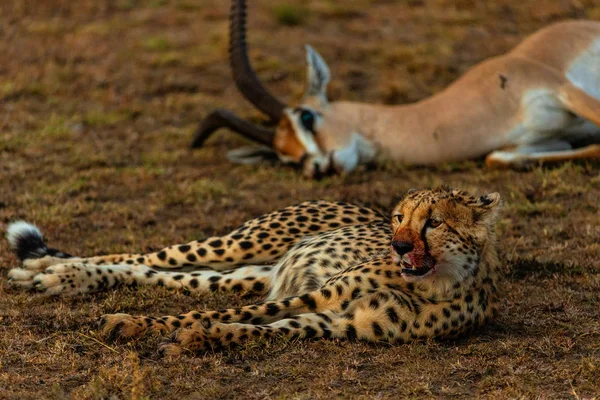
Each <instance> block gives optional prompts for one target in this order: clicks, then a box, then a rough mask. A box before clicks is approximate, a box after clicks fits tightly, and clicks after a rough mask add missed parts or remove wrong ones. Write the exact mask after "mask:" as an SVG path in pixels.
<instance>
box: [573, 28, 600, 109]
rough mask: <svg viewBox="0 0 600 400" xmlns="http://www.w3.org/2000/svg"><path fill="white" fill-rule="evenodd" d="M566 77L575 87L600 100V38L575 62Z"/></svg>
mask: <svg viewBox="0 0 600 400" xmlns="http://www.w3.org/2000/svg"><path fill="white" fill-rule="evenodd" d="M565 75H566V76H567V79H568V80H569V81H570V82H571V83H572V84H573V85H575V86H577V87H578V88H580V89H582V90H583V91H585V92H586V93H587V94H589V95H591V96H593V97H595V98H597V99H599V100H600V38H598V39H596V40H595V41H594V42H592V44H591V46H590V47H589V48H588V49H587V50H586V51H584V52H583V53H582V54H581V55H580V56H579V57H577V58H576V59H575V60H573V62H572V63H571V65H570V66H569V68H568V69H567V72H566V74H565Z"/></svg>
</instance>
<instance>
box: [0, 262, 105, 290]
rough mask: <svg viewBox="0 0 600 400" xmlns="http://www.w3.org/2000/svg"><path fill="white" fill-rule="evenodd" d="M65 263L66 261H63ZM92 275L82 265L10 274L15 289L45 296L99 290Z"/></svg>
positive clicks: (15, 269)
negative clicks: (91, 279) (93, 282)
mask: <svg viewBox="0 0 600 400" xmlns="http://www.w3.org/2000/svg"><path fill="white" fill-rule="evenodd" d="M63 262H64V260H63ZM91 276H92V273H91V272H90V271H88V270H87V267H86V266H85V265H84V264H81V263H69V264H64V263H63V264H58V265H53V266H51V267H48V268H46V269H45V270H43V271H41V272H38V271H36V270H35V269H25V268H13V269H11V270H10V271H9V272H8V279H9V283H10V284H11V286H13V287H18V288H23V289H34V290H37V291H39V292H40V293H42V294H44V295H59V294H60V295H63V296H69V295H75V294H79V293H87V292H90V291H93V290H95V289H96V288H97V285H93V284H91V282H89V281H90V278H91Z"/></svg>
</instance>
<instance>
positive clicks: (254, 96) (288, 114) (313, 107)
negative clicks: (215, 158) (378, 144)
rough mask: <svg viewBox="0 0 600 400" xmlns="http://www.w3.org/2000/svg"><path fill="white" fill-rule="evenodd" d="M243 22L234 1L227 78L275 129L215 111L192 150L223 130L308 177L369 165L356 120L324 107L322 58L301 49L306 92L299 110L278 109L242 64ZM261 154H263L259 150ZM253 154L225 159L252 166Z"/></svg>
mask: <svg viewBox="0 0 600 400" xmlns="http://www.w3.org/2000/svg"><path fill="white" fill-rule="evenodd" d="M245 17H246V4H245V0H234V1H233V2H232V7H231V14H230V47H229V59H230V64H231V67H232V71H233V77H234V80H235V82H236V84H237V86H238V88H239V89H240V91H241V92H242V94H243V95H244V96H245V97H246V99H248V100H249V101H250V102H251V103H252V104H254V106H256V108H258V109H259V110H260V111H262V112H264V113H265V114H267V115H268V116H269V117H270V118H271V120H272V121H274V122H276V123H277V126H276V128H275V130H268V129H265V128H263V127H258V126H255V125H253V124H251V123H249V122H248V121H244V120H242V119H241V118H239V117H237V116H235V115H234V114H232V113H229V112H225V111H224V110H218V111H217V112H214V113H213V114H211V115H210V116H209V117H208V118H207V119H206V120H205V122H204V124H203V125H202V126H201V127H200V129H199V131H198V132H197V134H196V137H195V139H194V142H193V144H192V146H193V147H198V146H200V145H201V144H202V143H203V142H204V140H206V138H207V137H208V136H209V135H210V134H211V133H212V132H213V131H214V130H216V129H218V128H219V127H221V126H226V127H229V128H231V129H233V130H235V131H237V132H238V133H240V134H242V135H244V136H246V137H248V138H250V139H252V140H254V141H256V142H259V143H261V144H263V145H266V146H268V147H270V148H272V150H273V152H274V153H275V154H276V155H277V157H278V158H279V159H280V160H281V161H283V162H285V163H290V164H295V165H297V166H300V167H301V168H302V169H303V171H304V174H305V175H307V176H309V177H314V176H319V175H321V174H327V173H332V172H338V173H343V172H349V171H351V170H353V169H354V168H355V167H356V166H357V165H358V164H359V163H363V162H368V161H370V160H371V159H372V157H373V155H374V151H373V149H372V147H371V145H370V144H369V143H368V142H367V141H366V140H365V139H364V138H363V137H362V136H361V135H360V134H359V133H358V132H357V131H356V128H355V120H356V116H354V115H347V113H344V112H343V111H340V110H339V109H334V108H335V107H332V106H330V104H329V103H328V101H327V84H328V83H329V80H330V77H331V74H330V72H329V68H328V67H327V64H326V63H325V61H324V60H323V58H322V57H321V56H320V55H319V54H318V53H317V52H316V51H315V50H314V49H313V48H312V47H310V46H306V63H307V78H306V90H305V93H304V95H303V97H302V100H301V102H300V104H299V105H297V106H290V105H286V104H283V103H281V102H280V101H279V100H278V99H277V98H275V97H274V96H273V95H272V94H271V93H270V92H269V91H268V90H267V89H265V87H264V86H263V85H262V84H261V83H260V81H259V79H258V77H257V76H256V74H255V72H254V71H253V69H252V67H251V66H250V62H249V60H248V56H247V46H246V38H245ZM217 114H218V115H217ZM262 151H263V154H264V148H263V150H262ZM256 154H257V153H256V152H253V151H251V152H250V153H248V151H247V150H244V151H242V152H240V151H237V152H232V153H230V159H233V161H238V162H248V160H249V157H254V158H253V160H256V159H257V157H256ZM232 156H233V157H232Z"/></svg>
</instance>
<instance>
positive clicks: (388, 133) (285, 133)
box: [194, 1, 600, 177]
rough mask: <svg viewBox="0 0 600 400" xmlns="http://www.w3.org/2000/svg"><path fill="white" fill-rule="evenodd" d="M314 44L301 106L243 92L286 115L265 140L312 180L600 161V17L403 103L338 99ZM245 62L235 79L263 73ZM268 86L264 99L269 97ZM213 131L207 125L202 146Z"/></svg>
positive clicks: (537, 37)
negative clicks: (477, 165)
mask: <svg viewBox="0 0 600 400" xmlns="http://www.w3.org/2000/svg"><path fill="white" fill-rule="evenodd" d="M244 12H245V4H244V1H234V2H233V6H232V28H231V30H232V44H231V49H232V50H231V51H232V52H234V51H235V49H236V46H238V47H237V48H241V49H243V50H244V51H245V42H243V43H242V44H241V45H239V44H238V43H237V42H236V41H240V40H242V41H243V40H244V33H243V32H241V33H240V32H239V30H240V29H244V22H245V21H243V18H244V17H245V14H244ZM238 14H239V15H238ZM236 16H237V17H238V18H240V19H241V22H239V21H237V22H238V25H235V24H236V21H235V18H236ZM306 50H307V67H308V73H307V85H306V92H305V94H304V97H303V100H302V102H301V104H300V105H299V106H297V107H287V106H285V105H282V104H281V103H277V104H276V102H277V100H276V99H274V98H273V99H272V100H273V101H272V104H270V105H269V106H268V107H261V106H260V105H259V104H257V103H258V102H257V101H254V100H253V98H252V97H253V96H255V95H254V94H253V93H250V92H252V91H248V90H246V91H243V92H244V94H245V95H246V97H248V98H249V100H251V101H252V102H253V103H254V104H255V105H257V107H258V108H259V109H261V110H263V111H265V112H266V113H267V114H269V115H270V116H271V117H272V119H274V120H277V121H279V122H278V125H277V128H276V131H275V132H274V134H273V133H270V134H269V135H265V136H263V139H264V140H262V143H264V144H269V143H270V144H271V145H272V147H273V148H274V150H275V152H276V154H277V156H278V157H279V159H281V160H282V161H284V162H289V163H296V164H300V165H301V166H302V168H303V171H304V173H305V175H307V176H309V177H315V176H318V175H320V174H323V173H331V172H338V173H346V172H350V171H352V170H353V169H355V168H356V167H357V166H358V165H359V164H363V163H368V162H372V161H376V160H379V159H382V158H383V159H392V160H396V161H400V162H403V163H407V164H424V165H431V164H438V163H442V162H448V161H458V160H464V159H471V158H477V157H482V156H487V157H486V163H487V164H488V165H489V166H506V167H519V166H522V165H524V164H527V163H531V162H537V161H560V160H570V159H577V158H600V145H599V144H600V22H594V21H565V22H560V23H555V24H553V25H550V26H548V27H546V28H544V29H542V30H540V31H538V32H536V33H534V34H533V35H531V36H530V37H529V38H527V39H525V40H524V41H523V42H522V43H521V44H520V45H518V46H517V47H516V48H515V49H513V50H512V51H510V52H508V53H507V54H504V55H501V56H498V57H494V58H491V59H489V60H486V61H484V62H482V63H480V64H478V65H476V66H474V67H473V68H471V69H470V70H469V71H467V73H465V74H464V75H463V76H462V77H461V78H459V79H458V80H457V81H455V82H454V83H453V84H451V85H450V86H449V87H448V88H446V89H445V90H443V91H442V92H440V93H438V94H436V95H434V96H432V97H429V98H427V99H424V100H422V101H419V102H416V103H412V104H406V105H396V106H387V105H381V104H364V103H356V102H344V101H339V102H331V103H330V102H328V100H327V95H326V89H327V84H328V82H329V80H330V77H331V75H330V71H329V68H328V67H327V64H326V63H325V61H324V60H323V58H322V57H321V56H320V55H319V54H318V53H317V52H316V51H315V50H314V49H312V48H311V47H310V46H307V47H306ZM244 56H245V55H244ZM245 60H246V64H245V67H246V68H247V69H245V70H244V69H243V68H239V67H238V68H237V70H236V64H235V63H234V62H233V60H232V66H233V67H234V76H236V75H244V74H250V75H251V76H252V77H253V78H254V79H256V76H255V75H253V71H251V69H249V63H247V58H246V59H245ZM236 79H238V80H239V79H240V78H236ZM256 82H258V81H257V80H256V81H255V83H256ZM259 85H260V84H259ZM238 86H240V85H239V82H238ZM260 89H261V90H262V91H263V92H262V93H261V95H260V96H261V97H260V100H261V101H263V102H264V100H265V96H268V95H269V94H268V92H266V90H265V89H264V88H263V87H262V86H260ZM255 97H256V96H255ZM223 125H226V126H229V127H233V128H234V129H235V126H232V124H228V125H227V124H223ZM211 128H212V130H210V132H212V131H213V130H214V129H216V126H214V125H213V126H211ZM210 132H208V133H210ZM208 133H207V131H206V125H204V126H203V127H201V129H200V131H199V132H198V134H197V137H196V141H195V143H194V144H195V145H199V144H201V142H202V141H203V140H204V139H205V138H206V137H207V135H208ZM242 133H244V132H242ZM247 136H250V135H247ZM199 138H200V139H199ZM247 155H248V154H244V153H236V154H235V156H237V157H235V158H237V159H238V160H240V159H243V158H244V156H247Z"/></svg>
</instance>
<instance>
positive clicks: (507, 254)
mask: <svg viewBox="0 0 600 400" xmlns="http://www.w3.org/2000/svg"><path fill="white" fill-rule="evenodd" d="M252 3H253V4H252V7H251V11H250V15H251V21H250V24H249V27H250V44H251V56H252V58H253V59H254V60H256V62H255V63H256V65H258V66H260V68H259V69H260V74H261V77H262V78H263V79H264V80H265V82H266V83H267V84H268V85H269V87H271V88H273V90H274V91H275V92H276V93H277V94H279V95H281V96H282V97H283V98H285V99H286V100H293V99H295V98H297V96H298V95H299V94H300V93H301V90H302V86H303V79H304V77H303V72H304V71H303V68H304V61H303V59H304V58H303V44H304V43H312V44H313V45H315V46H316V48H318V50H319V51H320V52H321V53H322V54H323V55H324V57H325V58H326V59H327V60H329V62H330V67H331V70H332V71H333V73H334V80H333V82H332V84H331V88H330V94H331V97H332V98H338V99H339V98H344V99H360V100H364V101H372V102H402V101H411V100H416V99H419V98H422V97H424V96H427V95H429V94H431V93H433V92H435V91H438V90H440V89H441V88H443V87H444V86H445V85H447V84H448V83H449V82H450V81H451V80H452V79H454V78H456V77H457V76H458V75H459V74H460V73H461V72H463V71H464V70H465V69H466V68H468V67H469V66H470V65H472V64H473V63H475V62H477V61H479V60H481V59H483V58H485V57H488V56H490V55H492V54H496V53H499V52H502V51H504V50H506V49H508V48H510V47H511V46H512V45H514V44H515V43H517V42H518V41H519V40H520V39H521V38H522V37H523V36H524V35H526V34H527V33H529V32H532V31H533V30H535V29H537V28H539V27H541V26H543V25H545V24H547V23H549V22H551V21H554V20H557V19H561V18H566V17H575V18H580V17H588V18H596V19H600V7H599V6H598V5H597V4H596V2H595V0H578V1H570V2H565V1H558V0H556V1H551V0H535V1H534V0H499V1H494V2H480V1H475V0H461V1H446V0H411V1H408V2H394V1H385V0H356V1H353V2H351V5H350V6H349V7H348V8H347V9H344V8H342V7H341V6H340V5H339V3H338V2H334V1H319V2H308V3H307V2H304V1H299V0H285V1H284V0H282V1H278V2H271V1H266V0H263V1H255V2H252ZM276 3H277V4H279V3H286V4H290V5H291V6H290V8H288V11H285V13H288V14H290V13H291V14H290V15H292V17H291V18H292V19H293V18H296V19H297V16H294V12H296V11H294V10H304V9H305V8H306V9H307V10H308V11H309V15H307V17H306V18H304V17H303V18H301V19H300V20H301V23H300V24H299V25H294V26H287V25H283V23H286V20H285V18H288V22H289V18H290V16H289V15H287V16H285V18H283V20H282V16H281V15H279V16H278V12H277V11H274V10H276V8H274V6H275V4H276ZM289 10H292V11H289ZM227 14H228V4H227V2H225V1H221V0H199V1H190V0H116V1H110V2H97V1H92V0H82V1H78V2H69V1H65V0H47V1H44V2H35V5H34V4H33V3H32V2H27V1H23V0H7V1H4V2H2V4H1V5H0V36H1V38H2V40H0V58H1V62H0V66H1V67H0V71H1V74H0V98H1V99H2V102H1V103H0V109H1V110H2V112H1V113H0V132H1V134H0V230H2V231H3V230H4V229H5V228H6V224H7V223H8V222H9V221H12V220H15V219H27V220H30V221H34V222H35V223H37V224H38V225H39V226H40V227H42V228H43V230H44V232H45V233H46V235H47V236H48V237H49V238H50V240H51V243H52V244H53V245H54V246H55V247H58V248H60V249H63V250H65V251H68V252H71V253H76V254H81V255H92V254H97V253H107V252H110V253H114V252H123V251H133V250H142V251H146V250H150V249H157V248H159V247H161V246H162V245H164V244H171V243H175V242H182V241H185V240H188V239H191V238H194V237H202V236H206V235H210V234H214V233H216V232H222V231H225V230H227V229H231V228H232V227H234V226H235V225H237V224H238V223H240V222H241V221H243V220H245V219H247V218H250V217H252V216H256V215H259V214H261V213H264V212H267V211H270V210H272V209H275V208H278V207H282V206H285V205H288V204H291V203H295V202H299V201H301V200H305V199H311V198H325V199H339V200H351V201H361V202H366V203H370V204H373V205H376V206H381V207H385V208H389V207H390V206H391V205H392V200H393V199H394V198H395V197H396V196H397V195H398V194H400V193H401V192H403V191H404V190H406V189H408V188H410V187H425V186H431V185H437V184H440V183H445V184H449V185H453V186H457V187H461V188H465V189H468V190H473V191H478V192H484V191H492V190H497V191H499V192H500V193H501V194H502V195H503V197H504V199H505V204H506V207H505V212H504V216H503V218H502V220H501V221H500V224H499V227H498V229H499V230H500V232H501V235H500V237H501V243H500V246H501V253H502V258H503V260H505V264H506V267H507V270H508V271H509V273H508V275H507V279H506V282H505V285H504V293H505V297H504V298H503V301H502V313H501V316H500V317H499V318H498V320H497V321H495V322H494V323H493V324H492V325H490V326H489V327H488V328H487V329H486V330H485V331H483V332H482V333H480V334H479V335H477V336H474V337H471V338H468V339H464V340H461V341H453V342H431V343H425V344H414V345H404V346H399V347H382V346H372V345H368V344H363V343H345V342H335V341H319V342H309V343H305V342H301V343H285V342H271V343H266V344H264V343H263V344H249V345H248V346H246V347H245V348H243V349H242V350H241V351H236V352H232V353H224V354H209V355H206V356H204V357H199V358H183V359H178V360H163V359H160V358H158V357H157V355H156V353H155V349H156V347H157V344H158V343H159V341H160V338H156V337H152V338H148V339H144V340H139V341H136V342H133V343H107V342H105V341H104V340H103V338H102V337H100V336H99V335H97V333H96V327H95V323H96V321H97V320H98V318H99V316H100V315H102V314H104V313H114V312H127V313H134V314H136V313H145V314H153V315H161V314H172V313H179V312H182V311H187V310H190V309H193V308H213V307H217V306H225V305H228V306H232V305H236V304H242V303H244V302H248V301H249V299H243V298H240V297H235V296H233V297H232V296H216V297H215V296H206V297H201V298H196V297H190V296H185V295H184V294H182V293H177V292H169V291H166V290H163V289H160V288H157V289H154V288H153V289H149V288H144V289H140V290H130V289H121V290H116V291H113V292H110V293H101V294H97V295H90V296H82V297H75V298H71V299H56V298H39V297H37V296H35V295H33V294H29V293H21V292H18V291H13V290H10V289H9V288H8V286H7V285H6V281H5V279H1V280H0V398H31V399H38V398H98V399H99V398H124V399H127V398H133V399H140V398H161V399H163V398H164V399H167V398H221V399H222V398H233V397H239V398H257V399H258V398H301V399H304V398H333V397H344V398H347V397H363V398H370V397H382V398H399V397H436V398H437V397H455V398H456V397H471V396H475V395H476V396H478V397H488V398H499V397H500V398H569V397H572V398H591V397H594V396H598V393H600V345H599V343H600V323H599V321H600V295H599V293H600V261H599V260H600V259H599V257H598V255H599V254H600V244H599V243H600V216H599V206H598V198H600V179H599V173H600V165H598V164H589V163H580V164H570V163H569V164H565V165H563V166H560V167H553V168H548V167H537V168H535V169H533V170H531V171H528V172H513V171H489V170H486V169H485V168H483V167H482V165H481V163H480V162H465V163H458V164H451V165H444V166H440V167H439V168H436V169H433V168H406V167H402V166H400V165H395V164H393V163H390V164H387V165H385V166H382V167H380V168H378V169H374V170H366V169H363V170H360V171H357V173H355V174H353V175H351V176H349V177H333V178H327V179H325V180H323V181H320V182H311V181H306V180H304V179H302V178H300V177H299V176H297V174H296V173H295V172H294V171H292V170H289V169H285V168H280V169H275V168H269V167H267V166H261V167H244V166H233V165H230V164H229V163H228V162H227V160H226V158H225V151H226V150H227V149H229V148H232V147H235V146H237V145H239V144H240V143H241V141H240V140H239V139H237V138H235V136H234V135H232V134H230V133H220V134H218V135H217V136H216V137H214V138H213V139H211V140H210V141H209V143H208V145H207V146H206V147H205V148H204V149H201V150H199V151H194V152H191V151H189V150H188V148H187V146H188V144H189V141H190V138H191V133H192V131H193V129H194V128H195V127H196V125H197V123H198V121H200V120H201V118H202V117H203V116H204V115H206V114H207V113H208V112H209V111H210V110H211V109H213V108H215V107H218V106H224V105H225V106H227V107H229V108H231V109H233V110H235V111H237V112H239V113H242V114H245V115H248V116H253V117H254V116H256V113H255V112H254V111H252V110H250V108H249V107H248V104H247V103H246V102H245V101H243V100H242V99H241V98H240V96H239V95H238V94H237V92H236V90H235V87H234V85H233V83H232V82H231V79H230V72H229V70H228V67H227V63H226V48H227V46H226V43H227V35H226V33H227ZM272 38H276V40H272ZM0 259H1V260H2V267H3V269H2V270H1V274H2V276H3V277H5V276H6V272H7V271H8V268H10V267H13V266H16V265H17V260H16V259H15V258H14V257H13V255H12V254H11V253H10V252H9V251H8V250H7V249H6V242H5V241H3V240H2V241H0Z"/></svg>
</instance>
